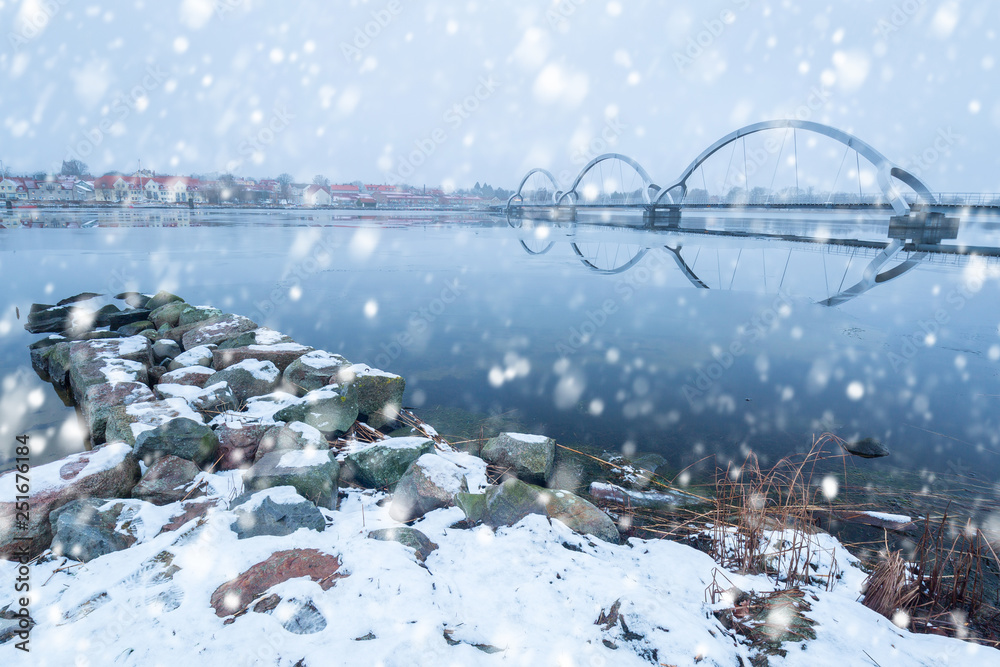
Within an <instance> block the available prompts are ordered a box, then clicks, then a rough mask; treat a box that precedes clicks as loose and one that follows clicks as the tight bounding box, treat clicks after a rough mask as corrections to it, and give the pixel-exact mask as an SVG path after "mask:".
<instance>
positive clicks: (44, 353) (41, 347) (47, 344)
mask: <svg viewBox="0 0 1000 667" xmlns="http://www.w3.org/2000/svg"><path fill="white" fill-rule="evenodd" d="M65 341H66V337H65V336H61V335H58V334H53V335H51V336H47V337H45V338H43V339H41V340H36V341H35V342H34V343H32V344H31V345H29V346H28V350H29V351H30V355H31V367H32V368H33V369H34V371H35V372H36V373H38V375H39V376H41V378H42V379H43V380H45V379H49V355H50V354H52V351H53V348H54V347H55V345H56V344H57V343H62V342H65Z"/></svg>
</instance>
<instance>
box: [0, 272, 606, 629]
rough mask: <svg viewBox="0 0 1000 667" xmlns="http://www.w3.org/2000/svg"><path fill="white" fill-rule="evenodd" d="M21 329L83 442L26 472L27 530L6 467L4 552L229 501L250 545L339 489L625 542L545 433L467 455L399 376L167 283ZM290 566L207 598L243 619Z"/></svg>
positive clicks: (173, 520) (48, 315) (0, 514)
mask: <svg viewBox="0 0 1000 667" xmlns="http://www.w3.org/2000/svg"><path fill="white" fill-rule="evenodd" d="M25 328H26V329H28V331H30V332H32V333H48V334H49V335H48V336H47V337H45V338H42V339H40V340H38V341H36V342H34V343H32V344H31V345H30V346H29V347H30V354H31V362H32V365H33V367H34V368H35V370H36V372H37V373H38V374H39V375H41V376H42V377H43V378H45V379H46V380H48V381H50V382H51V383H52V385H53V386H54V387H55V389H56V390H57V391H58V392H59V394H60V396H61V397H62V398H63V400H64V401H66V402H67V404H71V405H75V406H76V407H77V408H78V409H79V411H80V413H81V416H82V419H83V421H84V423H85V424H86V426H87V429H88V431H89V436H88V437H89V440H90V443H89V444H90V447H89V449H88V450H87V451H81V452H79V453H77V454H73V455H71V456H68V457H66V458H64V459H61V460H58V461H54V462H52V463H48V464H45V465H41V466H38V467H36V468H35V469H34V470H33V471H32V488H31V495H30V507H31V513H30V526H29V527H28V530H27V531H25V530H24V527H23V526H20V528H19V529H18V530H17V531H15V525H14V524H15V521H14V517H15V512H14V507H15V503H14V500H15V499H14V495H13V494H14V492H13V487H14V485H13V480H12V478H11V477H10V475H12V474H13V473H7V474H5V475H0V558H7V559H11V558H13V554H14V550H15V545H17V548H18V549H21V548H23V546H24V541H23V540H22V541H17V537H18V536H23V535H24V534H25V532H27V533H28V534H29V536H30V543H29V546H28V551H29V552H30V554H31V555H32V556H37V555H39V554H44V553H46V551H47V550H51V553H52V554H54V555H61V556H66V557H68V558H72V559H76V560H80V561H88V560H91V559H94V558H99V557H101V556H103V555H105V554H108V553H111V552H114V551H120V550H123V549H128V548H129V547H131V546H133V545H135V544H137V543H141V542H144V541H148V540H150V539H153V538H154V537H155V536H156V535H158V534H162V533H163V532H167V531H176V530H180V529H182V528H185V527H187V528H185V529H190V526H189V525H188V524H190V523H191V522H196V525H201V524H204V521H205V517H206V515H208V514H209V513H211V512H228V513H229V515H227V516H229V519H227V521H229V520H230V519H231V523H230V524H229V525H230V526H231V530H232V531H233V532H234V533H235V534H236V535H237V537H238V538H239V539H245V538H252V537H256V536H261V535H273V536H283V535H288V534H291V533H293V532H295V531H296V530H299V529H300V528H305V529H309V530H315V531H323V530H325V529H326V528H327V526H328V525H329V523H330V522H331V521H335V520H336V519H335V517H336V511H337V507H338V498H339V493H338V492H339V490H340V489H341V488H343V487H354V488H367V489H377V490H380V491H384V492H387V493H388V494H391V495H387V502H389V503H391V505H390V515H391V517H392V518H393V519H395V520H396V521H398V522H400V523H401V524H402V523H407V522H412V521H414V520H416V519H419V518H420V517H422V516H424V515H425V514H426V513H428V512H431V511H433V510H436V509H439V508H445V507H455V506H457V507H459V508H461V509H462V511H463V512H464V513H465V516H466V519H465V521H464V522H460V523H463V524H464V525H465V526H467V527H472V526H475V525H479V524H483V525H487V526H490V527H494V528H495V527H499V526H504V525H513V524H514V523H516V522H518V521H520V520H521V519H523V518H524V517H526V516H528V515H529V514H540V515H543V516H547V517H549V518H551V519H557V520H559V521H561V522H563V523H564V524H565V525H566V526H568V527H569V528H571V529H572V530H574V531H576V532H578V533H581V534H586V535H591V536H594V537H596V538H599V539H601V540H605V541H608V542H614V543H617V542H619V540H620V537H619V532H618V529H617V526H616V524H615V523H614V521H612V519H611V518H610V517H609V516H608V515H607V514H606V513H604V512H603V511H602V510H601V509H599V508H598V507H596V506H595V505H593V504H591V503H590V502H588V501H587V500H585V499H584V498H581V497H579V496H577V495H575V494H573V493H571V492H569V491H565V490H559V489H552V488H546V487H549V486H553V483H554V481H555V474H556V469H555V466H554V461H555V459H556V444H555V441H553V440H552V439H551V438H547V437H544V436H539V435H530V434H519V433H503V434H500V435H499V436H497V437H495V438H493V439H491V440H490V441H489V442H488V443H487V444H486V445H485V446H483V447H482V449H481V452H480V455H479V456H474V455H472V454H470V453H466V452H460V451H456V450H455V449H453V448H452V447H451V446H450V445H449V444H448V443H447V442H446V441H445V440H444V439H443V438H441V437H440V436H439V435H438V434H437V433H436V431H434V429H433V428H431V427H430V426H428V425H426V424H424V423H423V422H421V421H420V420H419V419H417V418H416V417H415V416H413V415H411V414H409V413H406V412H405V411H402V400H403V393H404V390H405V381H404V379H403V378H402V377H400V376H398V375H395V374H392V373H388V372H385V371H382V370H379V369H376V368H372V367H370V366H368V365H366V364H363V363H352V362H351V361H349V360H347V359H346V358H344V357H343V356H341V355H339V354H334V353H331V352H327V351H324V350H318V349H314V348H312V347H309V346H306V345H302V344H299V343H297V342H295V341H294V340H292V339H291V338H290V337H289V336H286V335H284V334H282V333H280V332H278V331H274V330H272V329H268V328H266V327H261V326H258V325H257V324H256V323H255V322H253V321H251V320H249V319H247V318H246V317H243V316H240V315H236V314H231V313H224V312H222V311H220V310H218V309H216V308H212V307H208V306H195V305H191V304H189V303H187V302H185V301H184V300H183V299H182V298H181V297H178V296H176V295H173V294H169V293H166V292H160V293H157V294H155V295H147V294H140V293H134V292H130V293H123V294H119V295H117V296H115V297H113V298H111V297H105V296H102V295H98V294H93V293H84V294H80V295H77V296H75V297H70V298H69V299H65V300H63V301H61V302H59V303H57V304H54V305H44V304H35V305H34V306H32V308H31V312H30V314H29V318H28V323H27V324H26V325H25ZM401 411H402V414H401ZM404 422H405V423H404ZM81 444H83V443H81ZM489 466H492V474H488V467H489ZM497 471H503V474H499V473H498V472H497ZM491 480H492V481H493V482H496V483H491ZM370 537H372V538H373V539H379V540H386V539H390V540H394V541H398V542H402V543H403V544H405V545H407V546H410V547H412V548H414V549H415V550H416V553H417V554H418V556H419V557H420V558H421V560H422V559H423V558H426V556H427V554H428V553H430V552H431V551H433V550H434V549H435V548H436V545H434V543H433V542H431V541H430V540H428V539H427V538H426V536H424V535H422V534H420V533H419V531H416V530H414V529H412V528H406V527H403V526H400V527H399V528H398V529H392V530H380V531H373V532H372V534H371V535H370ZM307 551H308V550H303V552H302V553H292V554H284V555H283V556H282V558H286V557H287V558H288V559H291V560H292V561H294V562H295V563H297V566H296V567H298V568H299V569H302V570H303V571H308V572H312V571H313V570H315V571H316V572H318V573H320V574H322V573H323V572H326V575H323V576H320V574H317V578H318V579H322V580H323V581H325V582H329V584H330V585H333V580H334V579H336V576H346V575H342V574H338V575H336V576H334V574H335V572H336V570H337V567H338V561H337V560H336V559H335V558H332V557H331V556H329V555H328V554H320V553H318V552H317V553H316V554H311V553H307ZM276 556H277V555H276ZM328 561H329V562H328ZM290 562H291V561H290ZM261 565H263V564H261ZM294 570H295V568H292V570H290V571H294ZM262 573H263V574H262ZM285 574H287V573H285ZM282 576H284V574H282V573H281V572H276V571H275V569H274V568H271V567H269V566H268V567H261V568H259V571H254V572H247V573H244V574H243V575H241V577H242V578H241V579H238V580H234V581H232V582H229V583H228V584H227V586H228V587H229V588H234V587H235V588H239V589H240V590H243V591H244V593H241V594H232V593H231V591H229V588H227V589H226V590H225V591H223V590H221V588H220V591H217V593H218V595H215V596H213V598H212V604H213V605H214V606H215V607H216V611H217V613H218V614H219V615H220V616H225V615H229V614H235V613H238V612H239V611H240V610H241V609H244V604H243V602H240V603H239V604H236V606H234V605H233V603H232V601H233V600H234V599H235V600H243V598H244V597H247V596H249V597H248V598H247V599H252V598H254V597H256V596H255V595H250V594H248V593H245V591H246V590H253V591H257V590H265V589H266V588H268V586H269V585H271V584H272V583H274V578H275V577H278V578H280V577H282ZM310 576H312V575H310ZM324 576H325V577H327V578H325V579H324V578H323V577H324ZM260 577H264V579H265V580H264V581H263V582H262V581H257V580H256V579H259V578H260ZM247 578H249V580H247ZM255 578H256V579H255ZM244 602H245V601H244Z"/></svg>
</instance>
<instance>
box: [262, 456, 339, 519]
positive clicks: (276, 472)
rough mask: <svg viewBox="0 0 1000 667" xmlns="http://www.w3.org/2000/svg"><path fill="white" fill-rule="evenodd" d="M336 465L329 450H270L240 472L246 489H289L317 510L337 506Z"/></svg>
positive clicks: (337, 474) (337, 469) (337, 477)
mask: <svg viewBox="0 0 1000 667" xmlns="http://www.w3.org/2000/svg"><path fill="white" fill-rule="evenodd" d="M339 476H340V463H338V462H337V459H336V458H335V457H334V456H333V455H332V453H331V452H330V451H329V450H322V449H318V450H292V451H273V452H271V453H269V454H265V455H264V456H262V457H261V458H260V459H259V460H258V461H256V462H255V463H254V464H253V466H252V467H250V468H247V469H246V470H244V471H243V483H244V484H245V485H246V488H247V489H249V490H255V491H259V490H263V489H269V488H271V487H274V486H293V487H295V490H296V491H297V492H298V493H299V495H301V496H302V497H304V498H306V499H307V500H309V501H310V502H312V503H314V504H316V505H318V506H319V507H326V508H328V509H334V508H336V507H337V486H338V479H339Z"/></svg>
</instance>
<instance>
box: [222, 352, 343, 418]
mask: <svg viewBox="0 0 1000 667" xmlns="http://www.w3.org/2000/svg"><path fill="white" fill-rule="evenodd" d="M233 368H235V366H234V367H233ZM227 370H228V369H227ZM223 372H226V371H223ZM274 418H275V419H276V420H278V421H283V422H294V421H298V422H304V423H306V424H309V425H310V426H312V427H313V428H316V429H318V430H319V431H320V432H321V433H323V434H326V435H329V434H338V435H339V434H341V433H344V432H346V431H347V429H349V428H351V426H353V425H354V422H355V421H356V420H357V418H358V392H357V390H356V389H355V388H354V386H353V385H346V386H342V385H338V384H329V385H326V386H325V387H320V388H319V389H314V390H313V391H310V392H309V393H308V394H306V395H305V396H303V397H302V398H300V399H299V400H298V401H297V402H295V403H293V404H292V405H289V406H288V407H286V408H284V409H282V410H281V411H279V412H276V413H275V415H274Z"/></svg>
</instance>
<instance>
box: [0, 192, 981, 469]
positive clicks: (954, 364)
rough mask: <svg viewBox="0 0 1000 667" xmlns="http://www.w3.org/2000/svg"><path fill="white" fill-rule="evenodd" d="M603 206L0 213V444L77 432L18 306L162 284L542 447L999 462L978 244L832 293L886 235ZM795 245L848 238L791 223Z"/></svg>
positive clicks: (808, 219)
mask: <svg viewBox="0 0 1000 667" xmlns="http://www.w3.org/2000/svg"><path fill="white" fill-rule="evenodd" d="M605 222H609V223H615V224H602V225H576V226H549V225H535V226H532V225H529V224H525V225H524V226H522V227H520V228H511V227H510V226H508V224H507V223H506V221H505V220H503V219H502V218H490V217H487V216H478V217H477V216H473V215H468V214H467V215H444V214H441V215H436V214H427V215H426V216H423V217H413V216H403V215H397V216H392V215H388V216H370V217H367V218H362V217H356V216H350V215H345V214H340V213H335V212H329V211H323V212H316V213H313V214H303V213H299V212H288V213H266V212H245V211H241V212H191V213H189V212H174V211H157V210H151V209H150V210H134V211H113V212H108V211H102V212H90V213H88V212H82V211H74V212H57V211H53V212H34V213H32V214H29V215H27V216H22V215H20V213H19V214H18V215H15V216H11V215H9V214H8V215H7V216H6V217H4V218H3V219H2V220H0V224H3V225H4V227H5V228H4V229H0V275H2V276H3V285H4V291H3V294H2V297H0V378H2V394H0V416H2V423H0V434H2V438H3V440H2V441H0V456H9V455H10V450H11V445H12V443H13V436H14V435H15V434H17V433H21V432H28V433H30V434H32V436H33V441H32V442H33V443H34V445H35V447H36V456H37V458H36V464H37V463H39V462H42V461H44V460H48V459H51V458H56V457H59V456H62V455H65V453H67V452H69V451H75V450H78V449H80V448H81V446H82V445H81V438H80V434H79V432H78V430H77V428H76V427H75V419H73V411H72V409H71V408H66V407H65V406H63V405H62V403H61V402H60V401H59V399H58V398H57V396H56V394H55V392H54V391H53V390H52V388H51V387H50V386H49V385H47V384H45V383H43V382H41V381H40V380H39V379H38V378H37V376H36V375H35V374H34V372H33V371H32V370H31V367H30V361H29V357H28V350H27V345H28V344H29V343H30V342H32V341H33V340H36V339H37V338H38V336H33V335H30V334H28V333H27V332H25V331H24V330H23V322H24V319H23V318H24V314H25V313H26V312H27V310H28V308H29V307H30V304H31V303H32V302H46V303H54V302H55V301H57V300H59V299H61V298H64V297H66V296H69V295H72V294H76V293H78V292H81V291H94V292H102V293H115V292H119V291H122V290H126V289H138V290H141V291H145V292H153V291H156V290H158V289H167V290H170V291H172V292H175V293H177V294H180V295H181V296H183V297H185V298H186V299H187V300H188V301H190V302H192V303H196V304H210V305H215V306H218V307H220V308H223V309H225V310H227V311H230V312H234V313H240V314H244V315H247V316H249V317H251V318H252V319H254V320H255V321H257V322H258V323H260V324H262V325H267V326H269V327H272V328H275V329H278V330H280V331H283V332H285V333H287V334H289V335H291V336H293V337H294V338H295V339H296V340H298V341H300V342H302V343H305V344H308V345H312V346H314V347H317V348H323V349H327V350H330V351H336V352H339V353H341V354H343V355H345V356H346V357H348V358H349V359H351V360H353V361H359V362H366V363H369V364H371V365H374V366H378V367H380V368H383V369H386V370H390V371H393V372H396V373H399V374H401V375H403V376H404V377H405V378H406V380H407V395H406V397H405V401H406V404H407V405H410V406H413V407H414V408H415V409H416V410H417V411H418V413H424V414H439V415H446V414H450V415H456V414H464V413H473V415H470V419H471V418H472V417H475V416H478V417H483V416H485V415H491V414H492V415H497V414H504V415H505V416H506V417H507V418H509V419H511V420H513V421H515V422H516V423H517V424H519V425H520V426H521V427H523V428H524V429H527V430H531V431H535V432H543V433H546V434H549V435H552V436H554V437H556V438H557V439H558V440H559V442H560V443H562V444H567V445H573V444H587V445H592V446H595V447H599V448H604V449H609V450H621V449H623V448H624V449H625V450H626V451H629V450H631V449H632V448H635V449H638V450H641V451H655V452H658V453H660V454H662V455H663V456H665V457H666V458H667V459H668V460H669V461H670V462H671V463H672V464H673V465H675V466H677V467H681V466H685V465H688V464H691V463H693V462H695V461H698V460H700V459H702V458H703V457H706V456H708V455H710V454H716V455H718V460H719V461H721V462H723V463H725V462H726V461H728V460H730V459H733V458H735V459H739V460H742V458H743V457H744V456H745V455H746V453H747V452H750V451H754V452H756V453H757V454H758V455H759V456H760V457H761V458H762V459H763V460H764V461H773V460H775V459H776V458H778V457H780V456H783V455H785V454H787V453H789V452H793V451H801V450H803V449H806V448H808V446H809V444H810V442H811V440H812V438H813V436H814V435H818V434H820V433H822V432H824V431H831V432H834V433H836V434H838V435H840V436H841V437H844V438H847V439H853V438H860V437H867V436H872V437H876V438H878V439H879V440H882V441H883V442H885V443H886V444H887V445H888V446H889V448H890V449H891V450H892V455H891V456H890V457H888V458H887V459H883V460H879V461H872V462H865V465H868V466H874V467H876V468H878V467H880V466H881V467H884V468H891V467H896V468H904V469H908V470H924V471H926V472H925V475H927V474H929V473H931V472H934V473H936V474H946V473H957V474H964V475H969V474H971V475H975V476H976V478H977V479H979V480H980V481H982V482H983V483H985V484H988V483H990V482H993V481H997V480H998V478H1000V329H998V326H1000V268H998V263H997V260H996V259H995V258H989V257H969V256H961V255H959V256H955V255H938V254H931V255H928V256H925V257H921V256H916V258H915V259H914V261H913V262H912V266H909V265H904V266H902V267H901V268H900V269H899V270H898V271H899V272H900V275H898V276H897V277H894V278H893V279H891V280H888V281H884V282H879V283H876V284H875V285H874V286H873V287H872V288H871V289H868V290H862V289H855V290H854V291H853V292H852V291H851V288H852V287H853V286H855V285H856V284H858V283H859V282H860V281H862V280H863V278H864V272H865V269H866V267H867V266H868V265H869V264H870V263H871V262H872V261H873V260H874V259H875V258H876V256H877V253H878V248H877V247H875V248H873V247H869V246H876V245H877V244H878V243H881V244H882V245H884V244H885V243H886V242H887V226H888V224H887V219H882V220H880V219H877V218H871V217H870V216H868V217H864V218H859V217H857V216H853V215H843V214H841V215H829V214H827V215H817V216H804V215H801V214H791V215H786V216H783V217H781V218H778V219H748V218H745V217H741V216H740V215H738V214H720V215H718V216H715V217H706V216H704V215H702V216H697V215H691V216H687V215H686V216H685V218H684V221H683V222H682V224H681V228H680V229H679V230H671V231H667V230H656V231H652V230H643V229H639V228H636V227H631V226H630V225H634V224H636V223H637V222H638V220H636V219H625V218H623V219H618V220H612V221H605ZM779 235H780V236H781V238H777V236H779ZM804 236H808V237H817V236H818V237H822V238H829V239H851V240H852V242H851V243H840V242H838V243H833V244H824V243H817V242H804V241H802V240H791V239H799V237H804ZM856 241H861V242H862V243H856ZM866 242H867V243H866ZM948 243H951V244H953V245H955V244H964V245H973V246H987V247H997V246H1000V226H998V221H997V219H996V218H978V219H977V218H969V219H967V220H963V222H962V227H961V230H960V234H959V238H958V240H957V241H950V242H948ZM907 257H909V255H903V254H901V255H899V256H897V257H895V258H894V259H893V260H891V261H890V262H889V263H888V264H886V265H885V266H884V267H882V270H883V271H884V270H886V269H889V268H891V267H894V266H899V265H900V264H901V261H902V260H903V259H905V258H907ZM838 295H840V296H838ZM851 297H853V298H851ZM828 304H836V305H828ZM15 308H18V309H19V310H20V312H21V317H22V319H21V320H20V321H18V320H17V318H16V312H15ZM442 426H443V427H442V430H444V431H447V430H448V427H449V424H448V423H444V424H443V425H442ZM456 428H457V426H456ZM699 465H700V466H706V465H708V464H707V463H702V464H699Z"/></svg>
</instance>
